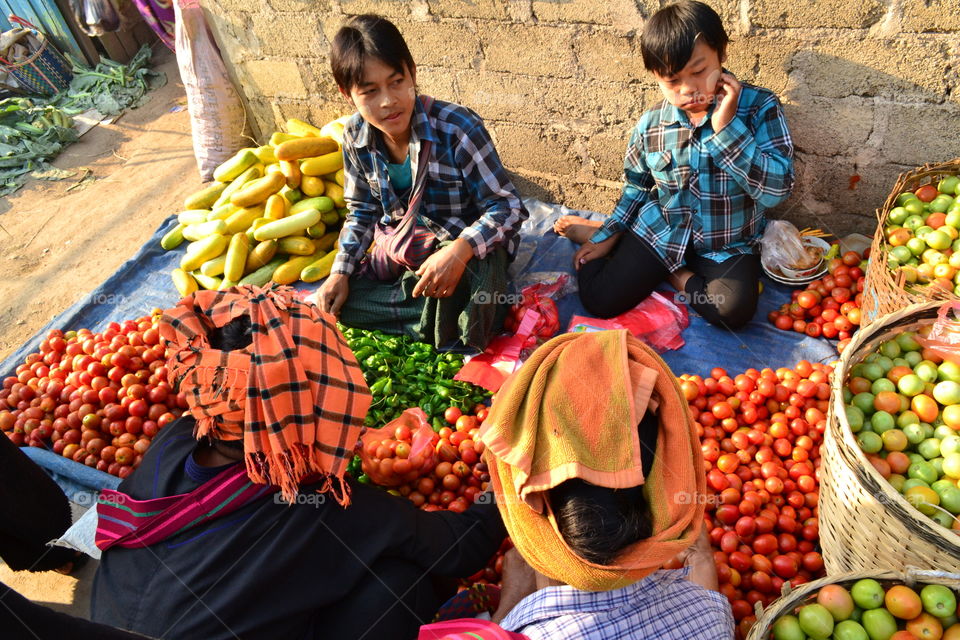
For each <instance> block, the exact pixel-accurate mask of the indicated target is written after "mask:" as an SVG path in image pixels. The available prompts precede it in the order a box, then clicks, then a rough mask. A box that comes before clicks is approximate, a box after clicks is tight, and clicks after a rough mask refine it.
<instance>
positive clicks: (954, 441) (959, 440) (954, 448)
mask: <svg viewBox="0 0 960 640" xmlns="http://www.w3.org/2000/svg"><path fill="white" fill-rule="evenodd" d="M947 428H948V429H949V427H947ZM954 453H956V454H960V436H958V435H956V434H955V433H954V434H952V435H948V436H947V437H945V438H941V439H940V455H942V456H943V457H945V458H946V457H947V456H949V455H950V454H954ZM958 477H960V476H958Z"/></svg>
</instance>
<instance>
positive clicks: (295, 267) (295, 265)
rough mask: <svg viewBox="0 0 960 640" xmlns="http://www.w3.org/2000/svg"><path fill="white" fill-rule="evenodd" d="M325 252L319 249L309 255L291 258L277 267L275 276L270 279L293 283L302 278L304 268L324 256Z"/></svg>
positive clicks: (281, 282) (282, 282)
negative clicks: (301, 273)
mask: <svg viewBox="0 0 960 640" xmlns="http://www.w3.org/2000/svg"><path fill="white" fill-rule="evenodd" d="M323 253H324V252H323V251H317V252H316V253H312V254H310V255H308V256H297V257H295V258H290V259H289V260H287V261H286V262H284V263H283V264H282V265H280V266H279V267H277V270H276V271H274V272H273V277H272V278H270V279H271V280H273V281H274V282H276V283H277V284H293V283H294V282H296V281H297V280H299V279H300V272H301V271H303V268H304V267H306V266H308V265H311V264H313V263H314V262H316V261H317V260H319V259H320V258H321V257H322V256H323Z"/></svg>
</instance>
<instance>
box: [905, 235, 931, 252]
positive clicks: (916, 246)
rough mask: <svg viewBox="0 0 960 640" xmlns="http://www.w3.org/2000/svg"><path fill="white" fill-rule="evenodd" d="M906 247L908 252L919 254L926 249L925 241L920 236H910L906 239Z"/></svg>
mask: <svg viewBox="0 0 960 640" xmlns="http://www.w3.org/2000/svg"><path fill="white" fill-rule="evenodd" d="M906 247H907V249H910V252H911V253H912V254H913V255H915V256H919V255H920V254H921V253H923V252H924V251H926V250H927V243H926V242H924V241H923V239H922V238H910V239H909V240H907V244H906Z"/></svg>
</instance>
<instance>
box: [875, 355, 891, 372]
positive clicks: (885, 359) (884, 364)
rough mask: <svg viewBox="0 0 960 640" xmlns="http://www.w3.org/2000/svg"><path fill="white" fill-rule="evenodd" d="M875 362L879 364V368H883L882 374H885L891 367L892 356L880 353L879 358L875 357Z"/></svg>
mask: <svg viewBox="0 0 960 640" xmlns="http://www.w3.org/2000/svg"><path fill="white" fill-rule="evenodd" d="M877 364H878V365H880V368H881V369H883V373H884V375H886V373H887V371H890V369H893V358H891V357H889V356H885V355H881V356H880V357H879V358H877Z"/></svg>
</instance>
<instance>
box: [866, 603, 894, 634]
mask: <svg viewBox="0 0 960 640" xmlns="http://www.w3.org/2000/svg"><path fill="white" fill-rule="evenodd" d="M863 628H864V629H866V630H867V634H869V636H870V639H871V640H881V639H883V640H886V639H887V638H889V637H890V636H892V635H893V634H895V633H896V632H897V620H896V618H894V617H893V614H891V613H890V612H889V611H887V610H886V609H871V610H870V611H864V612H863Z"/></svg>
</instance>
